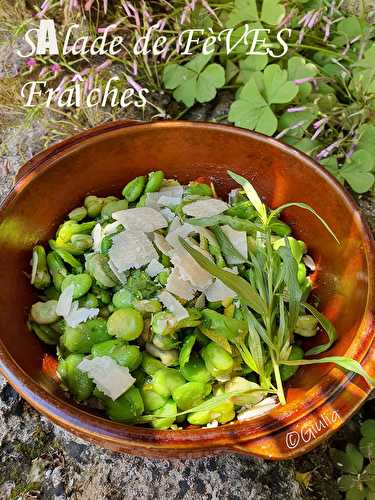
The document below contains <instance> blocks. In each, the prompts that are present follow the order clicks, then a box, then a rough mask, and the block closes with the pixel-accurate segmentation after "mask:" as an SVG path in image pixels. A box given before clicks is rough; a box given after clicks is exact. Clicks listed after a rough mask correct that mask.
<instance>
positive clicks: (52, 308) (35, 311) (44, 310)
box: [30, 300, 59, 325]
mask: <svg viewBox="0 0 375 500" xmlns="http://www.w3.org/2000/svg"><path fill="white" fill-rule="evenodd" d="M56 306H57V301H56V300H49V301H48V302H36V303H35V304H33V305H32V306H31V311H30V316H31V319H32V320H33V321H35V323H39V325H49V324H50V323H54V322H55V321H57V320H58V319H59V317H58V315H57V314H56Z"/></svg>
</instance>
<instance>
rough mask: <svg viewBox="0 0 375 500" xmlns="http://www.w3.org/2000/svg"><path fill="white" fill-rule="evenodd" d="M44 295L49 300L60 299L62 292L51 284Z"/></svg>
mask: <svg viewBox="0 0 375 500" xmlns="http://www.w3.org/2000/svg"><path fill="white" fill-rule="evenodd" d="M44 296H45V297H46V299H48V300H59V297H60V294H59V292H58V291H57V290H56V288H55V287H54V286H49V287H48V288H46V289H45V290H44Z"/></svg>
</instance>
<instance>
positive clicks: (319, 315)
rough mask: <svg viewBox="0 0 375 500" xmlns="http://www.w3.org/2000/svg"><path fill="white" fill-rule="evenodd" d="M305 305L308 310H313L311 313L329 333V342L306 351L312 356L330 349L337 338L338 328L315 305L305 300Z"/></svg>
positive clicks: (307, 354)
mask: <svg viewBox="0 0 375 500" xmlns="http://www.w3.org/2000/svg"><path fill="white" fill-rule="evenodd" d="M303 307H305V308H306V309H307V310H308V311H310V312H311V314H312V315H313V316H314V317H315V318H316V319H317V320H318V321H319V323H320V325H321V327H322V328H323V329H324V331H325V332H326V333H327V335H328V342H327V344H323V345H318V346H316V347H313V348H311V349H309V350H308V351H307V352H306V356H312V355H314V354H320V353H321V352H324V351H327V350H328V349H330V348H331V347H332V345H333V343H334V342H335V340H336V338H337V334H336V328H335V327H334V326H333V324H332V323H331V322H330V321H329V319H327V318H326V317H325V316H324V315H323V314H322V313H320V312H319V311H318V310H317V309H315V307H314V306H312V305H311V304H309V303H307V302H304V303H303Z"/></svg>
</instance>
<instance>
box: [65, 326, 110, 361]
mask: <svg viewBox="0 0 375 500" xmlns="http://www.w3.org/2000/svg"><path fill="white" fill-rule="evenodd" d="M106 340H111V337H110V336H109V335H108V332H107V323H106V321H105V320H104V319H102V318H95V319H89V320H87V321H86V322H85V323H81V324H80V325H78V326H76V327H71V326H67V327H66V328H65V332H64V335H63V336H62V337H61V342H62V344H63V346H64V347H65V348H66V349H67V350H68V351H69V352H77V353H81V354H88V353H90V352H91V349H92V347H93V346H94V345H95V344H98V343H99V342H104V341H106Z"/></svg>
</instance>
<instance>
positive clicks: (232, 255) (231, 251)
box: [212, 226, 246, 264]
mask: <svg viewBox="0 0 375 500" xmlns="http://www.w3.org/2000/svg"><path fill="white" fill-rule="evenodd" d="M212 231H213V232H214V234H215V236H216V239H217V241H218V242H219V245H220V249H221V252H222V254H223V255H224V258H225V259H226V260H227V262H229V261H231V262H232V263H235V264H243V263H244V262H246V259H245V258H244V256H243V255H241V254H240V252H239V251H238V250H237V249H236V248H235V247H234V246H233V245H232V243H231V242H230V241H229V239H228V238H227V236H226V234H225V233H224V231H223V230H222V229H221V227H220V226H214V227H213V228H212ZM228 259H229V261H228Z"/></svg>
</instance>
